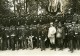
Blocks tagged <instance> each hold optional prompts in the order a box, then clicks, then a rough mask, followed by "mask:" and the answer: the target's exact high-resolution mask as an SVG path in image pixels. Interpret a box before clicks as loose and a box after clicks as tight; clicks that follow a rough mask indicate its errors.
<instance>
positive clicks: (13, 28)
mask: <svg viewBox="0 0 80 56" xmlns="http://www.w3.org/2000/svg"><path fill="white" fill-rule="evenodd" d="M15 36H16V34H15V27H14V26H11V27H10V40H11V49H12V50H15Z"/></svg>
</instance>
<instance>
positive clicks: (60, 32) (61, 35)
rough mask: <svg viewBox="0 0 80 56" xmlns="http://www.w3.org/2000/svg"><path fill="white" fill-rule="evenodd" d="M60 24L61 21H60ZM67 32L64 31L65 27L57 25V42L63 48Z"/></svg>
mask: <svg viewBox="0 0 80 56" xmlns="http://www.w3.org/2000/svg"><path fill="white" fill-rule="evenodd" d="M59 24H60V23H59ZM64 36H65V33H64V27H62V26H61V24H60V26H58V27H57V33H56V41H57V42H56V43H57V46H58V47H59V48H60V50H61V49H63V39H64Z"/></svg>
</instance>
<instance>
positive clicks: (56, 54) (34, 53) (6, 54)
mask: <svg viewBox="0 0 80 56" xmlns="http://www.w3.org/2000/svg"><path fill="white" fill-rule="evenodd" d="M0 56H80V50H75V51H74V52H73V53H71V52H70V51H69V49H64V50H63V51H62V50H58V49H57V50H56V51H55V50H50V49H49V48H48V49H46V50H45V51H41V50H40V49H33V50H29V49H27V50H15V51H12V50H6V51H0Z"/></svg>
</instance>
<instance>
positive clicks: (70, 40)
mask: <svg viewBox="0 0 80 56" xmlns="http://www.w3.org/2000/svg"><path fill="white" fill-rule="evenodd" d="M26 20H27V19H26ZM26 20H24V21H25V22H26ZM31 20H32V19H31ZM10 21H11V22H12V24H11V25H9V26H8V25H4V24H3V25H2V24H1V25H0V50H9V49H12V50H19V49H27V48H30V49H34V48H41V51H42V50H45V48H49V47H51V50H53V49H54V50H56V48H59V49H60V50H63V49H64V48H69V49H70V51H72V52H73V50H74V49H80V47H79V46H80V40H79V36H80V35H79V34H80V33H79V32H78V31H77V32H75V31H74V30H72V29H70V28H69V27H67V26H65V24H62V22H61V21H59V22H58V21H57V20H55V21H54V20H51V21H52V22H50V24H49V23H45V22H44V20H39V23H36V22H37V21H36V20H34V21H31V22H28V20H27V22H26V23H28V24H25V22H24V21H23V20H21V21H19V22H17V23H15V22H16V20H14V21H13V20H10ZM10 21H9V22H10ZM47 21H48V20H47ZM47 21H46V22H47ZM1 22H4V20H3V21H1ZM9 22H8V23H9ZM32 22H33V24H29V23H32ZM4 23H5V24H7V22H4ZM43 23H45V24H43ZM16 24H17V25H16ZM73 28H74V27H73Z"/></svg>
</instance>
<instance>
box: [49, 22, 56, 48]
mask: <svg viewBox="0 0 80 56" xmlns="http://www.w3.org/2000/svg"><path fill="white" fill-rule="evenodd" d="M55 34H56V28H55V27H54V26H53V22H51V23H50V27H49V30H48V38H49V39H50V43H51V50H52V49H55V50H56V46H55Z"/></svg>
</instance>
